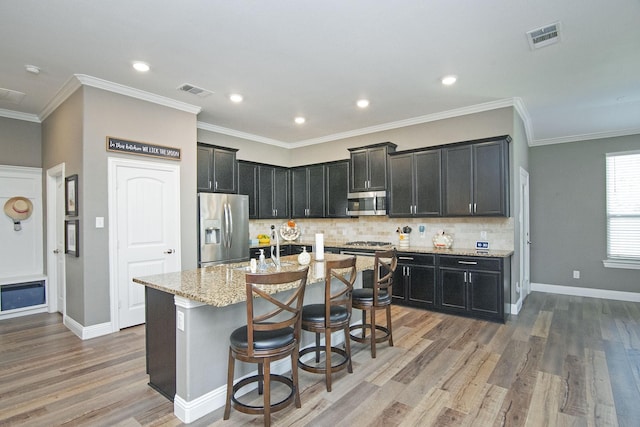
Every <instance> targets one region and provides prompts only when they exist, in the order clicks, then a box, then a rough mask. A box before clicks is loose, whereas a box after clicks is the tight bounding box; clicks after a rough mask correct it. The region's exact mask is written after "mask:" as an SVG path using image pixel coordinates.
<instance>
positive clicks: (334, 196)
mask: <svg viewBox="0 0 640 427" xmlns="http://www.w3.org/2000/svg"><path fill="white" fill-rule="evenodd" d="M326 176H327V178H326V179H327V186H326V189H327V198H326V208H325V216H326V217H328V218H342V217H346V216H347V193H348V192H349V162H339V163H331V164H328V165H326Z"/></svg>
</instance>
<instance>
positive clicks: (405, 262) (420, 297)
mask: <svg viewBox="0 0 640 427" xmlns="http://www.w3.org/2000/svg"><path fill="white" fill-rule="evenodd" d="M436 279H437V275H436V266H435V255H425V254H416V253H407V252H399V253H398V266H397V268H396V271H395V273H394V274H393V287H392V291H391V296H392V298H393V302H394V303H397V304H402V305H410V306H414V307H421V308H433V307H434V306H435V303H436Z"/></svg>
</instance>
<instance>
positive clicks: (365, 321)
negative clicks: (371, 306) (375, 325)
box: [362, 309, 367, 338]
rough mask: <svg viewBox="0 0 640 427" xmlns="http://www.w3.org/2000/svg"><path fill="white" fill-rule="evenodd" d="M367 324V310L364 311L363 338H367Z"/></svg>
mask: <svg viewBox="0 0 640 427" xmlns="http://www.w3.org/2000/svg"><path fill="white" fill-rule="evenodd" d="M366 324H367V309H363V310H362V338H364V337H365V336H367V331H366V328H365V325H366Z"/></svg>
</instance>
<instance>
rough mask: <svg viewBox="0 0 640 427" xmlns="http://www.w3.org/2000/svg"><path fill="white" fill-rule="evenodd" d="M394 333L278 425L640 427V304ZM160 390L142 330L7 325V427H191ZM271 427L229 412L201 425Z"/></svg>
mask: <svg viewBox="0 0 640 427" xmlns="http://www.w3.org/2000/svg"><path fill="white" fill-rule="evenodd" d="M393 325H394V341H395V347H389V346H388V345H387V344H382V345H381V346H380V349H379V351H378V357H377V359H375V360H373V359H371V358H370V355H369V352H368V351H367V350H366V349H365V348H364V346H363V345H361V344H357V343H354V344H353V349H354V351H355V353H354V368H353V370H354V372H353V374H347V373H346V371H342V372H340V373H338V374H336V375H335V376H334V383H333V391H332V392H331V393H327V392H326V391H325V387H324V383H323V378H322V376H321V375H314V374H310V373H307V372H304V371H302V372H301V373H300V380H301V390H302V408H301V409H296V408H295V407H294V406H291V407H289V408H286V409H285V410H283V411H281V412H279V413H277V414H274V416H273V424H274V425H276V426H307V425H308V426H333V427H335V426H341V425H345V426H347V425H349V426H395V425H412V426H502V425H505V426H554V425H561V426H617V425H619V426H638V425H640V304H637V303H628V302H619V301H611V300H601V299H594V298H581V297H570V296H558V295H551V294H543V293H533V294H531V295H530V296H529V297H528V299H527V300H526V302H525V305H524V307H523V310H522V311H521V313H520V315H518V316H512V319H511V321H509V322H507V324H505V325H500V324H496V323H490V322H483V321H477V320H471V319H466V318H462V317H455V316H448V315H443V314H437V313H432V312H428V311H422V310H415V309H408V308H402V307H398V306H394V309H393ZM221 345H225V346H226V343H224V344H221ZM212 369H220V370H224V371H225V372H226V369H227V367H226V366H212ZM147 381H148V379H147V376H146V374H145V350H144V328H143V327H134V328H130V329H126V330H123V331H121V332H119V333H116V334H112V335H109V336H106V337H100V338H95V339H92V340H87V341H84V342H83V341H81V340H80V339H78V338H76V336H75V335H73V334H72V333H71V332H69V331H68V330H67V329H66V328H65V327H64V326H63V325H62V324H61V319H60V316H59V315H57V314H38V315H32V316H27V317H22V318H16V319H8V320H2V321H0V425H1V426H5V425H28V426H54V425H73V426H114V425H118V426H140V425H142V426H178V425H182V424H181V423H180V421H179V420H178V419H177V418H175V417H174V415H173V405H172V403H170V402H169V401H167V400H166V399H165V398H164V397H162V396H161V395H160V394H158V393H156V392H155V391H153V390H152V389H150V388H149V387H148V386H147ZM261 424H262V419H261V418H260V417H259V416H258V417H256V416H248V415H245V414H241V413H239V412H237V411H233V410H232V412H231V419H230V420H228V421H222V410H221V409H218V410H216V411H215V412H213V413H212V414H210V415H208V416H206V417H204V418H202V419H200V420H197V421H196V422H194V423H192V424H190V425H191V426H210V425H214V426H236V425H261Z"/></svg>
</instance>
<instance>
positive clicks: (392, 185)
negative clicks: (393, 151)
mask: <svg viewBox="0 0 640 427" xmlns="http://www.w3.org/2000/svg"><path fill="white" fill-rule="evenodd" d="M412 168H413V154H402V155H398V156H392V157H390V158H389V210H388V211H387V212H388V215H389V216H390V217H407V216H411V215H412V213H413V208H412V206H413V204H414V202H413V174H412Z"/></svg>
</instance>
